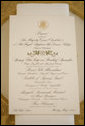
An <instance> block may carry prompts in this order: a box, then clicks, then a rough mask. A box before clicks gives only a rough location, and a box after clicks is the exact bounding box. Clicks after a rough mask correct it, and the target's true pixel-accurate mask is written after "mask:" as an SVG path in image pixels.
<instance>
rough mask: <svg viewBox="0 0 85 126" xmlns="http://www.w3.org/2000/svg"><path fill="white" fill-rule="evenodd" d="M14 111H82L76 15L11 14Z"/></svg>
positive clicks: (11, 81)
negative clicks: (74, 16) (79, 88)
mask: <svg viewBox="0 0 85 126" xmlns="http://www.w3.org/2000/svg"><path fill="white" fill-rule="evenodd" d="M9 55H10V59H9V113H10V114H50V115H52V114H79V92H78V72H77V60H76V39H75V23H74V18H73V17H61V16H58V17H57V16H38V17H37V16H11V17H10V50H9Z"/></svg>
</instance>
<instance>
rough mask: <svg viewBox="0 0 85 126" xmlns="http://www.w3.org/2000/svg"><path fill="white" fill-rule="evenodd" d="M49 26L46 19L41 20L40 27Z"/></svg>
mask: <svg viewBox="0 0 85 126" xmlns="http://www.w3.org/2000/svg"><path fill="white" fill-rule="evenodd" d="M47 27H48V23H47V22H46V21H44V20H43V21H40V22H39V28H41V29H46V28H47Z"/></svg>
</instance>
